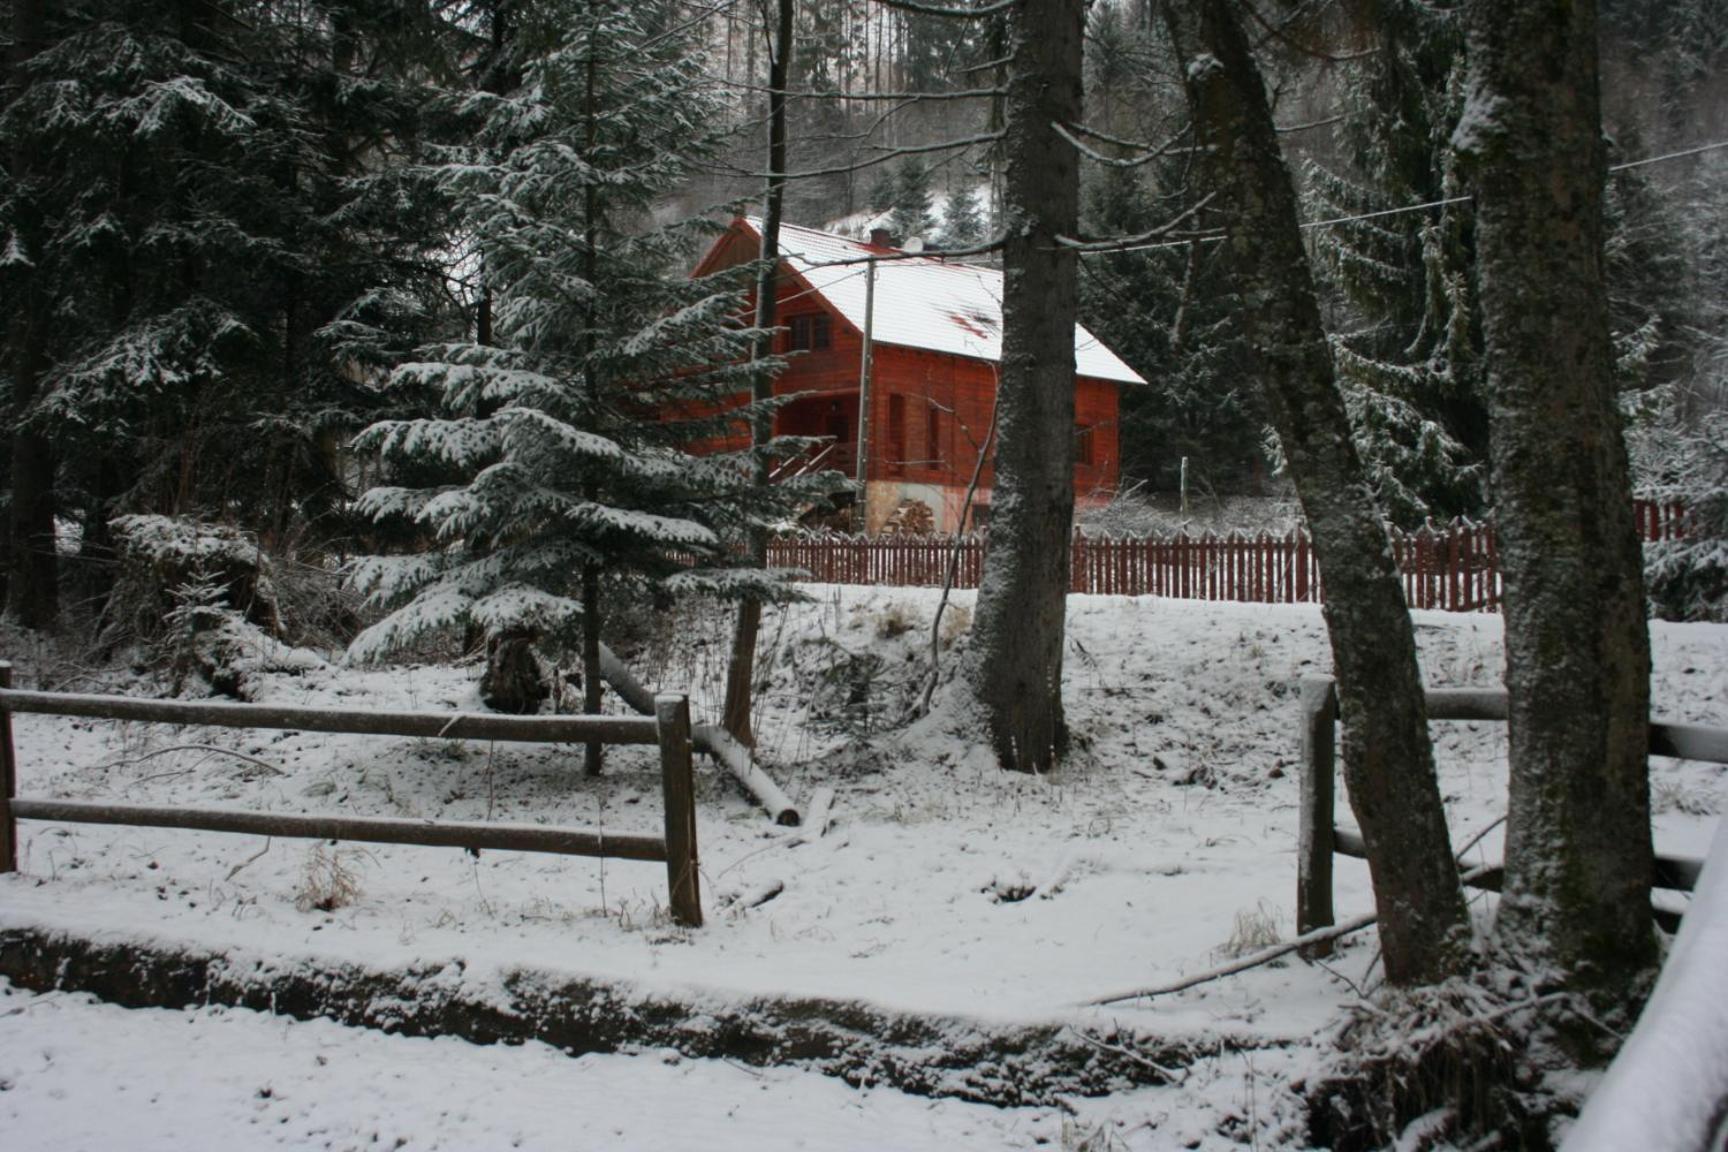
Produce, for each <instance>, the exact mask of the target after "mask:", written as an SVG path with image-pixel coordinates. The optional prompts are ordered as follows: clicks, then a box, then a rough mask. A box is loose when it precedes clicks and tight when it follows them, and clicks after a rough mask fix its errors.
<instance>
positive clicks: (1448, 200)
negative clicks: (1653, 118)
mask: <svg viewBox="0 0 1728 1152" xmlns="http://www.w3.org/2000/svg"><path fill="white" fill-rule="evenodd" d="M1720 148H1728V140H1718V141H1716V142H1714V143H1711V144H1700V145H1698V146H1697V147H1696V148H1686V149H1682V150H1681V151H1679V152H1665V153H1663V154H1662V155H1660V156H1646V157H1644V158H1643V159H1642V160H1628V161H1626V162H1625V163H1624V164H1615V165H1612V166H1611V167H1609V169H1608V171H1610V172H1624V171H1626V170H1627V169H1629V168H1643V167H1645V166H1646V165H1649V164H1661V163H1663V162H1664V161H1667V160H1683V159H1685V158H1686V157H1688V156H1698V155H1701V154H1703V153H1705V152H1714V151H1716V150H1717V149H1720ZM1473 199H1474V197H1471V196H1446V197H1443V198H1441V199H1439V200H1428V201H1424V202H1423V203H1421V204H1405V205H1402V206H1400V207H1397V208H1382V209H1380V210H1378V211H1376V212H1363V213H1361V214H1360V215H1357V216H1337V217H1334V218H1332V219H1330V220H1310V221H1308V222H1307V223H1304V224H1301V225H1299V227H1301V228H1302V229H1303V230H1304V231H1306V230H1309V229H1313V228H1331V227H1335V226H1336V225H1339V224H1355V223H1357V222H1358V221H1362V220H1378V219H1380V218H1382V217H1385V216H1401V215H1403V214H1404V213H1406V212H1425V211H1427V210H1428V209H1430V208H1444V207H1446V206H1447V205H1450V204H1464V203H1468V202H1469V201H1471V200H1473ZM1222 239H1224V233H1222V232H1218V233H1216V234H1213V235H1206V236H1194V237H1190V238H1189V239H1187V240H1166V241H1162V242H1160V243H1156V244H1136V245H1130V246H1128V247H1124V248H1117V249H1115V250H1114V251H1116V252H1149V251H1153V250H1155V249H1160V248H1185V247H1187V246H1188V245H1190V244H1215V243H1217V242H1218V241H1220V240H1222ZM1093 254H1094V253H1086V252H1082V255H1093Z"/></svg>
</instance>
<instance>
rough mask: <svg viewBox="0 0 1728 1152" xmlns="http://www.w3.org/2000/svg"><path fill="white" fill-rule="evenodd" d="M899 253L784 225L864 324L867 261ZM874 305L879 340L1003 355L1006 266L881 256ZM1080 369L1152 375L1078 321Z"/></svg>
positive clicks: (1102, 374)
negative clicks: (1133, 365)
mask: <svg viewBox="0 0 1728 1152" xmlns="http://www.w3.org/2000/svg"><path fill="white" fill-rule="evenodd" d="M745 223H746V224H747V225H748V227H749V229H750V232H751V234H752V235H757V236H759V235H760V234H761V232H760V229H761V222H760V221H759V220H756V219H754V218H752V219H749V220H746V221H745ZM892 253H893V250H892V249H882V248H874V247H871V246H870V245H869V244H864V243H860V242H859V241H857V240H849V239H847V238H846V237H844V236H836V235H834V234H833V233H830V232H818V231H816V230H815V229H813V228H800V227H798V226H796V225H793V224H782V225H781V226H780V255H781V258H782V259H783V260H784V261H785V262H786V264H787V265H788V266H789V267H790V268H791V269H792V270H793V271H794V272H796V273H797V274H798V275H800V276H801V277H803V278H804V280H805V281H806V282H807V283H808V284H809V285H810V286H811V287H812V288H814V289H815V290H816V291H818V292H819V293H821V295H822V297H823V299H825V300H827V301H828V303H829V304H831V305H832V306H833V307H834V308H835V309H837V310H838V311H839V312H840V314H841V315H842V316H843V317H845V319H846V322H847V323H849V324H851V325H852V326H853V327H854V328H856V329H857V330H858V331H860V332H862V331H864V305H865V296H866V292H865V289H866V285H865V279H866V273H865V265H864V264H863V263H861V261H862V260H863V259H864V258H865V257H867V256H884V255H890V254H892ZM836 261H853V263H836ZM874 308H875V316H874V317H873V318H872V326H871V333H870V335H871V339H872V340H874V341H875V342H876V343H879V344H897V345H901V346H903V347H907V348H921V349H924V350H926V351H931V352H947V353H951V354H953V355H956V356H968V357H971V358H973V359H977V360H988V361H990V362H992V363H998V362H1000V361H1001V359H1002V273H1001V272H1000V271H998V270H997V269H995V268H985V267H983V266H981V265H978V264H964V263H959V262H956V261H949V260H944V259H943V258H942V257H941V256H940V255H931V256H915V257H906V258H898V257H897V258H895V259H892V260H879V261H877V264H876V298H875V302H874ZM1074 371H1075V373H1076V374H1077V375H1080V376H1089V377H1092V378H1094V379H1098V380H1113V381H1116V382H1118V383H1122V384H1144V383H1146V380H1145V378H1144V377H1142V376H1141V375H1140V374H1139V373H1138V372H1136V371H1134V369H1132V368H1130V367H1128V365H1127V364H1124V363H1123V362H1122V360H1121V358H1120V357H1118V356H1117V355H1116V354H1115V353H1114V352H1112V351H1110V349H1108V348H1106V347H1105V346H1104V345H1103V344H1102V343H1101V342H1099V340H1098V338H1097V337H1096V336H1094V335H1092V333H1090V332H1088V331H1087V330H1086V329H1085V328H1084V327H1082V326H1081V325H1079V324H1076V325H1075V326H1074Z"/></svg>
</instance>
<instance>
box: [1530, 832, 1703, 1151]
mask: <svg viewBox="0 0 1728 1152" xmlns="http://www.w3.org/2000/svg"><path fill="white" fill-rule="evenodd" d="M1724 956H1728V826H1724V827H1723V828H1722V829H1721V830H1720V831H1718V832H1717V834H1716V846H1715V848H1714V849H1713V850H1712V851H1711V854H1710V864H1709V867H1708V868H1706V869H1705V871H1704V875H1703V877H1702V878H1701V880H1700V882H1699V885H1698V890H1697V891H1696V892H1694V893H1693V899H1692V907H1691V911H1690V912H1689V913H1688V914H1687V916H1686V920H1685V922H1684V923H1683V924H1682V926H1681V929H1680V936H1679V938H1678V939H1677V940H1676V942H1675V945H1674V950H1673V952H1672V953H1671V954H1670V955H1669V956H1668V959H1667V960H1666V961H1665V962H1664V964H1663V966H1662V976H1661V978H1660V979H1659V980H1658V981H1657V982H1656V991H1655V992H1654V993H1652V994H1651V997H1650V1002H1649V1003H1648V1004H1647V1005H1645V1007H1644V1012H1643V1014H1642V1015H1641V1016H1640V1017H1639V1019H1638V1026H1637V1027H1636V1028H1635V1029H1633V1031H1632V1036H1631V1038H1630V1039H1628V1040H1627V1041H1626V1045H1625V1047H1623V1048H1622V1049H1621V1050H1620V1052H1619V1054H1618V1055H1617V1056H1616V1057H1615V1059H1614V1064H1613V1066H1612V1067H1611V1068H1610V1069H1609V1071H1608V1075H1607V1076H1606V1077H1605V1078H1604V1079H1603V1081H1602V1085H1601V1087H1600V1088H1598V1089H1597V1090H1596V1092H1595V1093H1594V1094H1593V1095H1592V1096H1591V1097H1590V1099H1589V1101H1588V1102H1587V1103H1586V1104H1585V1106H1584V1111H1583V1112H1582V1114H1580V1115H1579V1117H1578V1123H1577V1124H1576V1125H1574V1126H1573V1128H1572V1131H1571V1133H1570V1134H1569V1135H1568V1136H1567V1138H1566V1142H1565V1145H1564V1148H1563V1152H1617V1150H1619V1149H1623V1148H1641V1149H1644V1150H1645V1152H1670V1150H1672V1152H1691V1150H1693V1149H1702V1148H1716V1147H1720V1146H1721V1141H1722V1139H1723V1137H1724V1135H1725V1134H1728V1085H1725V1084H1724V1080H1723V1070H1724V1069H1728V999H1725V998H1724V997H1723V995H1722V964H1723V957H1724Z"/></svg>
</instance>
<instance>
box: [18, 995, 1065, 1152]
mask: <svg viewBox="0 0 1728 1152" xmlns="http://www.w3.org/2000/svg"><path fill="white" fill-rule="evenodd" d="M362 1086H364V1090H357V1089H361V1088H362ZM0 1089H4V1091H0V1127H3V1128H4V1130H5V1132H6V1145H7V1147H8V1148H9V1149H11V1150H12V1152H47V1150H49V1149H53V1150H55V1152H81V1150H91V1152H95V1150H110V1149H119V1148H124V1149H128V1150H129V1152H157V1150H160V1152H197V1150H200V1149H212V1150H214V1149H235V1148H260V1147H266V1146H279V1147H288V1148H332V1149H359V1148H380V1149H389V1148H408V1149H439V1148H443V1149H453V1150H461V1152H488V1150H492V1149H525V1150H533V1149H557V1150H558V1152H579V1150H585V1149H622V1148H644V1149H645V1148H664V1149H680V1148H702V1149H706V1150H710V1152H757V1150H760V1149H775V1148H785V1149H795V1148H809V1149H828V1150H834V1149H846V1148H856V1149H865V1148H893V1149H904V1150H907V1152H914V1150H917V1149H930V1150H932V1152H935V1150H938V1149H949V1148H968V1147H970V1148H1031V1147H1035V1146H1037V1145H1038V1144H1039V1143H1040V1142H1043V1143H1051V1142H1053V1141H1054V1140H1055V1139H1057V1138H1059V1136H1060V1133H1061V1128H1062V1120H1061V1118H1060V1116H1059V1114H1056V1113H1055V1112H1054V1110H1052V1109H997V1108H991V1107H988V1106H985V1105H980V1104H968V1103H963V1102H960V1101H955V1100H941V1101H931V1100H920V1099H916V1098H913V1097H909V1096H903V1095H901V1094H899V1093H897V1092H886V1091H877V1092H857V1091H854V1090H852V1089H850V1088H848V1087H847V1086H846V1085H845V1084H843V1083H842V1082H840V1081H838V1080H832V1079H828V1078H826V1077H823V1076H821V1075H818V1074H816V1073H813V1072H799V1071H794V1070H790V1069H781V1068H767V1069H754V1068H745V1067H743V1066H741V1065H735V1064H727V1063H723V1062H721V1061H714V1060H685V1059H682V1058H680V1057H679V1056H678V1055H677V1054H676V1053H672V1052H664V1053H649V1054H645V1055H638V1056H619V1055H597V1054H590V1055H586V1056H581V1057H577V1058H570V1057H567V1056H565V1055H563V1054H562V1053H560V1052H558V1051H556V1050H555V1049H552V1048H549V1047H547V1046H545V1045H543V1044H527V1045H524V1046H521V1047H501V1046H494V1047H481V1046H478V1045H474V1044H468V1043H465V1042H463V1041H460V1040H450V1039H413V1038H406V1037H399V1036H387V1035H384V1034H382V1033H377V1032H370V1031H366V1030H363V1029H353V1028H344V1027H342V1026H340V1025H337V1024H332V1023H329V1022H326V1021H321V1020H318V1021H311V1022H307V1023H291V1022H289V1021H286V1020H283V1019H280V1018H275V1017H271V1016H265V1015H260V1014H258V1013H255V1012H249V1011H246V1010H244V1009H225V1008H220V1007H213V1008H200V1009H193V1010H189V1011H185V1012H176V1011H163V1010H157V1009H146V1010H127V1009H122V1008H114V1007H110V1006H108V1005H104V1004H99V1003H96V1002H94V1001H93V1000H91V999H89V998H88V997H85V996H75V995H62V996H34V995H31V994H29V993H25V992H20V991H18V990H15V989H12V988H10V987H8V986H7V985H5V984H4V983H0Z"/></svg>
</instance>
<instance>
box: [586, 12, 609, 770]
mask: <svg viewBox="0 0 1728 1152" xmlns="http://www.w3.org/2000/svg"><path fill="white" fill-rule="evenodd" d="M592 18H593V19H599V17H598V16H594V17H592ZM588 52H589V55H588V69H587V72H588V75H587V84H588V92H587V112H588V124H587V141H586V143H587V148H588V152H589V153H590V154H592V153H593V152H594V150H595V147H596V144H597V141H598V139H599V127H600V119H599V118H600V106H599V103H598V101H597V93H596V90H595V89H596V85H597V83H598V76H597V75H596V73H597V72H598V70H599V62H598V61H597V60H595V59H594V54H593V53H594V49H593V44H592V41H590V44H589V49H588ZM582 217H583V232H582V243H583V251H582V276H583V278H584V279H585V280H587V281H588V283H589V284H590V285H592V284H594V282H595V280H596V278H597V276H598V273H599V244H600V198H599V189H597V188H596V187H595V186H594V184H593V183H589V185H588V187H587V189H586V190H585V191H584V192H583V204H582ZM595 326H596V316H595V305H594V303H593V302H592V297H590V303H589V305H588V322H587V326H586V327H587V330H588V332H589V333H590V335H588V336H586V337H584V339H583V342H584V345H585V348H584V350H583V356H582V363H583V369H582V370H583V374H584V376H585V377H586V383H587V386H588V403H589V405H590V406H591V412H592V415H591V420H592V421H593V422H594V423H595V424H596V425H598V423H599V419H600V401H601V388H600V381H599V378H598V374H597V372H596V371H595V369H596V364H595V356H594V337H593V335H592V333H593V332H594V329H595ZM595 430H598V429H597V428H596V429H595ZM583 496H584V497H585V498H586V499H587V500H588V501H589V502H591V503H596V502H598V501H599V499H600V488H599V485H598V484H596V483H594V482H592V481H590V482H589V483H588V484H587V485H586V486H585V489H584V491H583ZM600 626H601V619H600V565H599V563H598V562H596V561H593V560H590V561H588V562H587V563H586V564H584V565H582V711H583V712H585V713H587V714H588V715H591V716H597V715H599V714H600V709H601V705H602V703H603V701H602V693H603V691H604V689H605V680H604V676H603V673H602V671H601V667H600ZM605 758H606V746H605V745H604V744H602V743H601V742H600V741H598V740H590V741H588V743H587V744H586V745H585V746H584V748H583V753H582V770H583V771H584V772H585V773H587V774H588V775H589V776H598V775H600V769H601V767H602V765H603V763H604V761H605Z"/></svg>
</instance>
